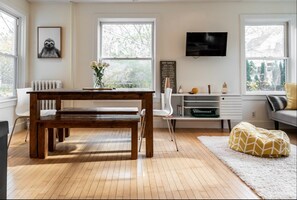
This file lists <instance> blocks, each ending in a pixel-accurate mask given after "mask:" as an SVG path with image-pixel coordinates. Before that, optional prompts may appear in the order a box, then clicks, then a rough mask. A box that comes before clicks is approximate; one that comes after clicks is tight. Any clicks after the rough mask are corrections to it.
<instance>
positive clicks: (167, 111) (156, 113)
mask: <svg viewBox="0 0 297 200" xmlns="http://www.w3.org/2000/svg"><path fill="white" fill-rule="evenodd" d="M171 95H172V88H166V89H165V94H164V96H165V101H164V105H162V109H161V110H159V109H153V117H162V118H164V119H165V120H166V121H167V126H168V131H169V134H170V137H171V141H174V143H175V147H176V151H178V147H177V143H176V138H175V133H174V130H173V127H172V124H171V119H170V116H171V115H172V113H173V108H172V105H171ZM140 116H141V130H140V144H139V152H140V150H141V144H142V139H143V137H144V132H145V131H144V130H145V124H146V123H145V109H143V110H142V111H141V113H140ZM172 138H173V139H172Z"/></svg>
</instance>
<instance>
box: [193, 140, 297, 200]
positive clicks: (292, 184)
mask: <svg viewBox="0 0 297 200" xmlns="http://www.w3.org/2000/svg"><path fill="white" fill-rule="evenodd" d="M198 139H199V140H200V141H201V142H202V143H203V144H204V145H205V146H206V147H207V148H208V149H209V150H210V151H211V152H212V153H213V154H214V155H216V156H217V157H218V158H219V159H220V160H221V161H222V162H223V163H225V164H226V165H227V166H228V167H229V168H230V169H231V170H232V171H233V172H234V173H235V174H237V175H238V176H239V177H240V178H241V179H242V180H243V181H244V182H245V183H246V184H247V185H248V186H249V187H250V188H252V189H253V190H254V191H255V192H256V193H257V194H258V195H259V196H260V197H262V198H264V199H296V198H297V196H296V182H297V179H296V146H295V145H292V144H291V154H290V156H289V157H282V158H259V157H256V156H251V155H248V154H244V153H240V152H237V151H234V150H232V149H230V148H229V147H228V139H229V137H228V136H200V137H198Z"/></svg>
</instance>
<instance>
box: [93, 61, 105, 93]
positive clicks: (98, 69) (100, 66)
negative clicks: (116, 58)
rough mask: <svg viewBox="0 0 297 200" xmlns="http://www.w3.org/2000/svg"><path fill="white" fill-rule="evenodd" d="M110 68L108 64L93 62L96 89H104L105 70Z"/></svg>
mask: <svg viewBox="0 0 297 200" xmlns="http://www.w3.org/2000/svg"><path fill="white" fill-rule="evenodd" d="M108 66H109V64H108V63H105V62H102V61H101V60H99V62H97V61H92V62H91V64H90V67H91V68H92V69H93V70H94V88H104V83H103V80H102V79H103V76H104V71H105V69H106V68H107V67H108Z"/></svg>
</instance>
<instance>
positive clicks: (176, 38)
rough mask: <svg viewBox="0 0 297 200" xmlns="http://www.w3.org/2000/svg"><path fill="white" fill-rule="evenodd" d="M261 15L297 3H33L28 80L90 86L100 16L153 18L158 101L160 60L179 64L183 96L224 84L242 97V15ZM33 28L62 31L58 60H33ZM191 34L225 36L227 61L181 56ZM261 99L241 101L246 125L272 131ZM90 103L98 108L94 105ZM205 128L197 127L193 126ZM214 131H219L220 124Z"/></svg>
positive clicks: (290, 8)
mask: <svg viewBox="0 0 297 200" xmlns="http://www.w3.org/2000/svg"><path fill="white" fill-rule="evenodd" d="M265 13H267V14H276V13H281V14H286V13H296V2H293V1H291V2H288V1H286V2H282V1H279V2H275V1H272V2H256V1H253V2H228V3H221V2H209V3H207V2H201V3H189V2H187V3H113V4H112V3H110V4H108V3H104V4H98V3H77V4H76V3H31V4H30V14H31V17H30V22H31V25H30V30H31V34H30V39H31V41H30V45H31V46H30V79H31V80H33V79H61V80H63V82H64V83H65V86H66V87H74V88H82V87H85V86H91V85H92V72H91V70H90V68H89V62H90V61H91V60H94V59H96V44H97V43H96V42H97V41H96V25H97V24H96V23H97V19H98V17H104V16H105V17H112V16H115V17H127V16H142V17H144V16H149V17H151V16H155V17H156V18H157V38H156V39H157V49H156V53H157V68H156V81H157V82H156V83H157V88H156V89H157V91H156V92H157V97H159V91H160V83H159V61H160V60H176V61H177V84H178V85H182V86H183V90H184V91H189V90H190V89H191V88H192V87H198V88H199V89H200V91H201V92H203V91H204V92H205V91H206V88H207V85H208V84H210V85H212V91H213V92H220V90H221V86H222V84H223V82H226V83H227V84H228V90H229V92H230V93H240V92H241V91H240V88H241V85H240V84H241V80H240V77H241V72H240V15H241V14H265ZM37 26H62V27H63V52H62V54H63V57H62V59H38V58H37V52H36V46H37V44H36V42H37V39H36V32H37V31H36V30H37ZM189 31H226V32H228V47H227V56H226V57H200V58H199V59H194V58H192V57H185V34H186V32H189ZM111 67H112V66H111ZM158 100H159V99H158V98H157V99H156V100H155V105H156V107H158V106H159V105H158ZM264 100H265V99H264V98H261V97H260V99H259V98H257V99H256V100H255V99H254V97H249V98H245V100H244V102H243V107H244V114H243V118H244V120H246V121H251V122H253V123H258V124H265V126H272V122H271V121H269V120H268V119H267V115H266V110H265V106H264ZM88 104H89V103H88ZM91 104H92V105H98V103H96V102H95V103H94V102H91ZM76 105H86V103H82V102H79V103H76ZM253 111H256V117H255V118H252V117H251V113H252V112H253ZM194 124H199V123H191V124H190V123H184V124H183V123H178V126H185V127H188V126H191V127H195V126H196V125H194ZM158 125H159V124H156V126H158ZM204 125H205V124H202V123H200V124H199V125H197V126H202V127H203V126H204ZM207 126H208V125H207ZM215 126H217V127H219V123H217V124H215Z"/></svg>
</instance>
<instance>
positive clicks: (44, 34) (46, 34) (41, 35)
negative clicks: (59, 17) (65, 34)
mask: <svg viewBox="0 0 297 200" xmlns="http://www.w3.org/2000/svg"><path fill="white" fill-rule="evenodd" d="M61 38H62V27H60V26H40V27H37V52H38V58H61V50H62V39H61Z"/></svg>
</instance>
